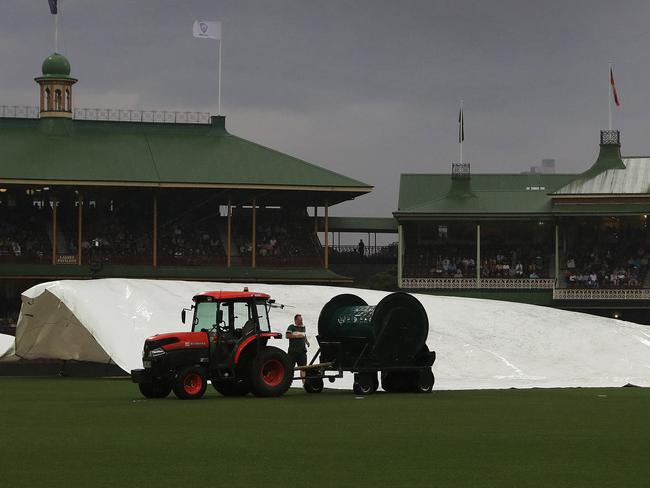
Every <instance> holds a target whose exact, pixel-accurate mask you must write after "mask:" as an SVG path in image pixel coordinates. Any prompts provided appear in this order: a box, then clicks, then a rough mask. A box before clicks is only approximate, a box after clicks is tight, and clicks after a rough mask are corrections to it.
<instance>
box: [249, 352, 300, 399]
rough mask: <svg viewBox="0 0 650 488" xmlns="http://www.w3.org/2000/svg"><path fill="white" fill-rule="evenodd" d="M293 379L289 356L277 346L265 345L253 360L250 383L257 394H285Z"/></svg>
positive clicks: (275, 395) (271, 395) (270, 395)
mask: <svg viewBox="0 0 650 488" xmlns="http://www.w3.org/2000/svg"><path fill="white" fill-rule="evenodd" d="M292 381H293V367H292V364H291V361H290V359H289V356H287V353H286V352H284V351H283V350H282V349H278V348H277V347H272V346H269V347H265V348H264V349H262V351H260V353H259V354H258V355H257V356H256V357H255V358H254V359H253V361H251V368H250V385H251V390H252V391H253V394H254V395H255V396H260V397H277V396H281V395H284V394H285V393H286V392H287V390H288V389H289V387H290V386H291V382H292Z"/></svg>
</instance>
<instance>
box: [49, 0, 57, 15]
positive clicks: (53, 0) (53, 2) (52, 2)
mask: <svg viewBox="0 0 650 488" xmlns="http://www.w3.org/2000/svg"><path fill="white" fill-rule="evenodd" d="M57 1H58V0H47V2H48V3H49V4H50V12H51V13H52V15H56V14H58V13H59V9H58V8H57V5H56V3H57Z"/></svg>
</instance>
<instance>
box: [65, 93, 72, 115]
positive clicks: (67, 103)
mask: <svg viewBox="0 0 650 488" xmlns="http://www.w3.org/2000/svg"><path fill="white" fill-rule="evenodd" d="M65 109H66V111H68V112H72V103H71V102H70V88H66V89H65Z"/></svg>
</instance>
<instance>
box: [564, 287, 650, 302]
mask: <svg viewBox="0 0 650 488" xmlns="http://www.w3.org/2000/svg"><path fill="white" fill-rule="evenodd" d="M553 300H650V289H647V288H555V289H554V290H553Z"/></svg>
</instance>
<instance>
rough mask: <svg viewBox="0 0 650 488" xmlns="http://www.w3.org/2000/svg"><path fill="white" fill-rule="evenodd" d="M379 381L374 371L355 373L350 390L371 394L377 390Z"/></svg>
mask: <svg viewBox="0 0 650 488" xmlns="http://www.w3.org/2000/svg"><path fill="white" fill-rule="evenodd" d="M378 387H379V381H378V380H377V374H376V373H355V374H354V383H353V385H352V390H353V391H354V393H356V394H357V395H372V394H373V393H374V392H376V391H377V388H378Z"/></svg>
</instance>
